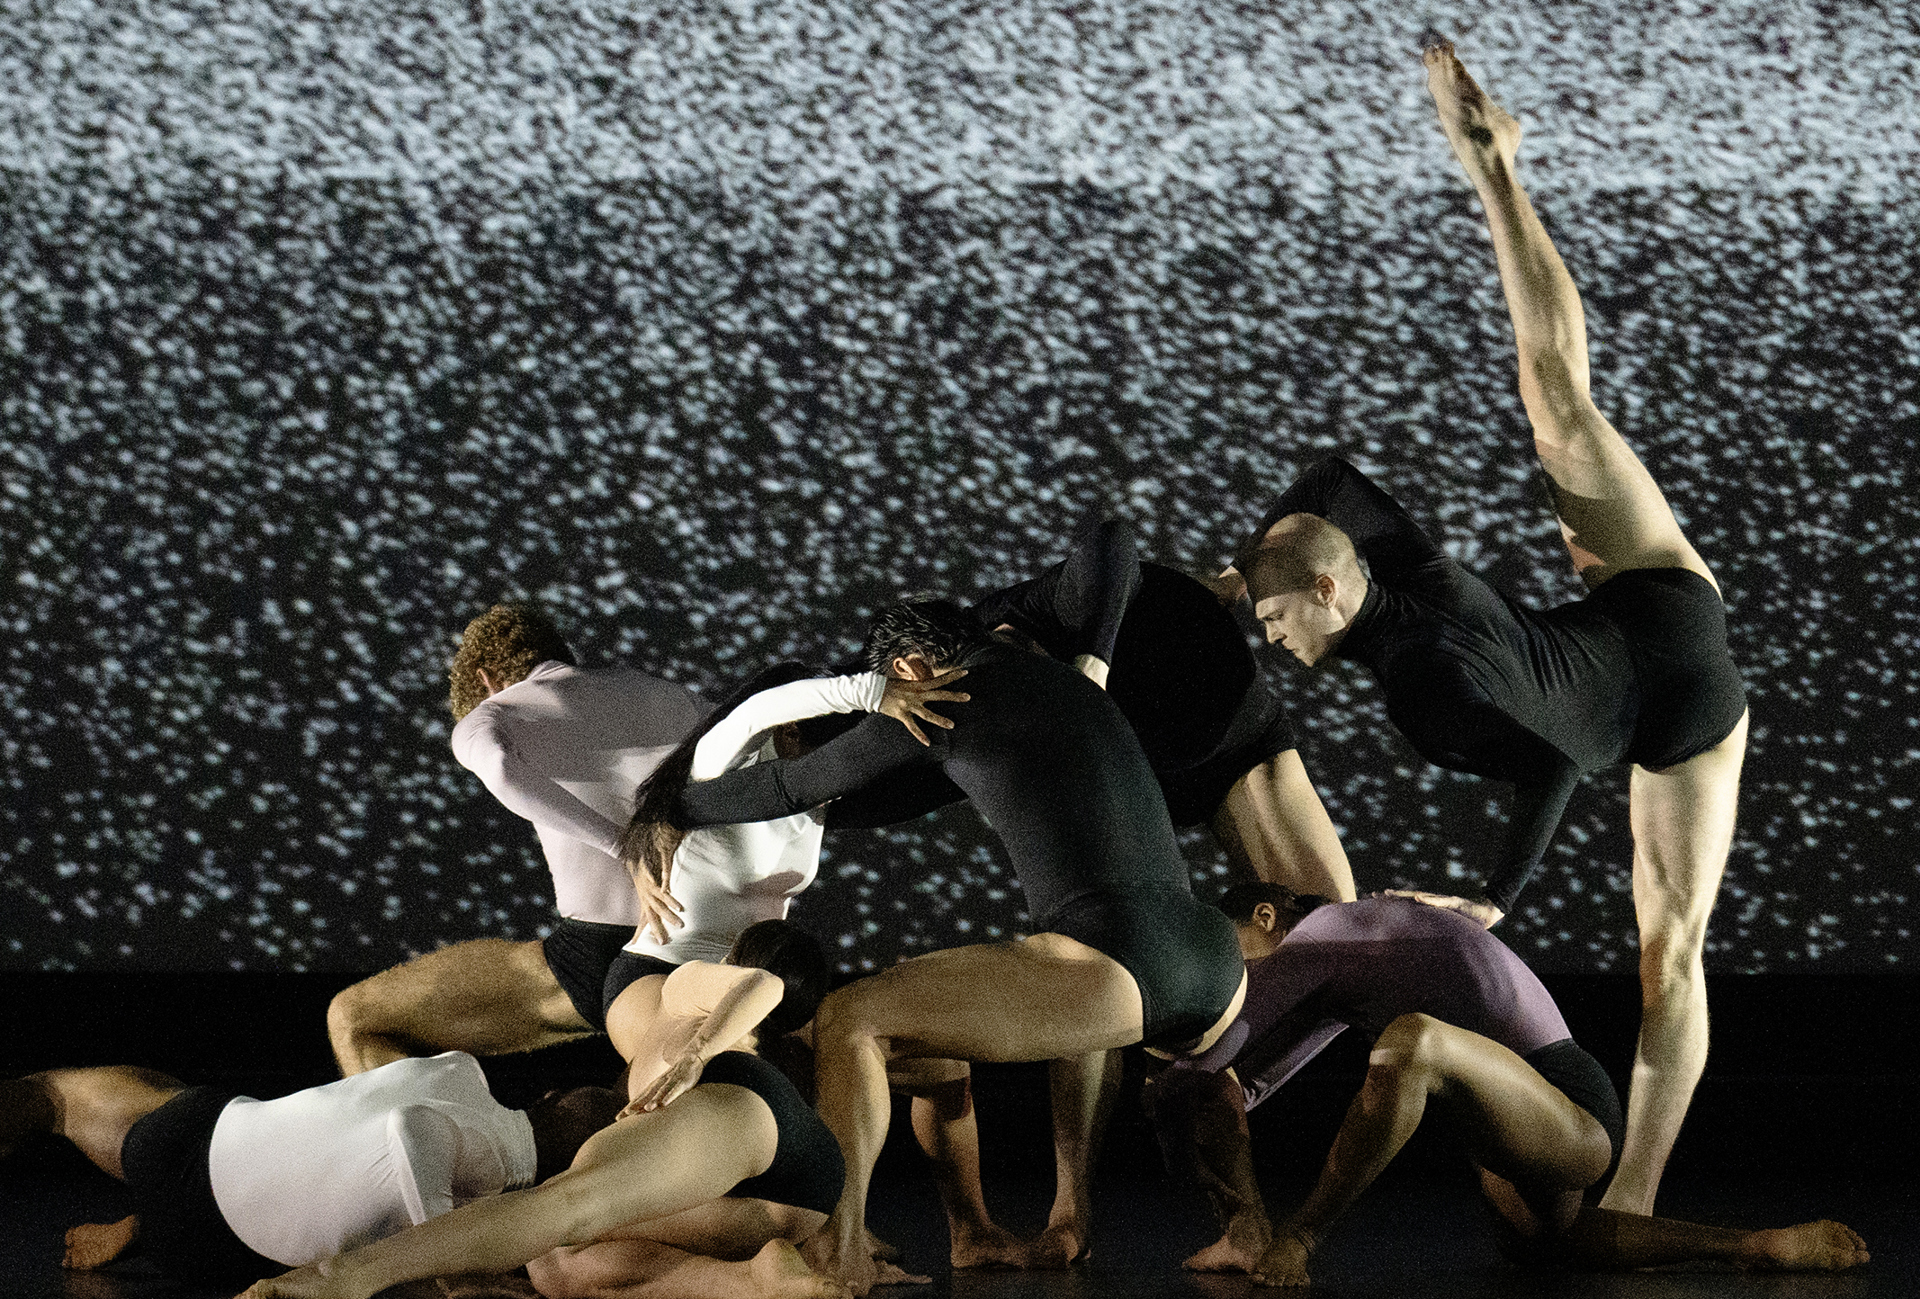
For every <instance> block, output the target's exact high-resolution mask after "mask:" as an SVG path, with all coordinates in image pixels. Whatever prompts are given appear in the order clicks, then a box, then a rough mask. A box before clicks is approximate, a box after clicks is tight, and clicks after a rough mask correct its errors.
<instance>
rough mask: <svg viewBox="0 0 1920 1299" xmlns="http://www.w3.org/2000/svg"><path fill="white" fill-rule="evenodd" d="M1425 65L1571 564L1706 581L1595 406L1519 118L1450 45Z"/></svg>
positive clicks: (1661, 501) (1570, 290) (1654, 489)
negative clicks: (1530, 177)
mask: <svg viewBox="0 0 1920 1299" xmlns="http://www.w3.org/2000/svg"><path fill="white" fill-rule="evenodd" d="M1426 65H1427V89H1428V90H1429V91H1431V92H1432V94H1433V99H1434V104H1435V106H1436V107H1437V108H1438V109H1439V113H1440V125H1441V127H1442V129H1443V130H1445V131H1446V134H1447V142H1448V143H1449V144H1451V145H1452V146H1453V152H1454V156H1455V157H1456V158H1458V159H1459V160H1460V164H1461V166H1462V167H1464V168H1465V169H1466V172H1467V178H1468V179H1469V180H1471V181H1472V182H1473V187H1474V189H1475V190H1476V191H1477V192H1478V193H1479V195H1480V201H1481V204H1482V206H1483V207H1484V208H1485V210H1486V216H1487V227H1488V229H1489V231H1490V232H1491V233H1492V236H1493V246H1494V251H1495V254H1496V255H1497V257H1498V258H1499V263H1500V286H1501V288H1502V289H1503V290H1505V292H1506V297H1507V310H1508V313H1509V314H1510V315H1511V317H1512V319H1513V330H1514V338H1515V342H1516V343H1517V345H1518V347H1519V352H1520V397H1521V400H1522V401H1523V402H1525V404H1526V408H1527V418H1528V420H1529V421H1530V422H1531V423H1532V425H1533V442H1534V450H1535V451H1536V452H1537V453H1538V454H1539V456H1540V463H1541V465H1542V467H1544V468H1545V469H1546V471H1547V477H1548V478H1549V479H1551V480H1552V482H1553V485H1554V490H1555V496H1556V503H1557V508H1558V511H1559V514H1560V526H1561V530H1562V532H1563V533H1564V534H1565V536H1566V541H1567V548H1568V550H1569V551H1570V552H1571V553H1572V555H1573V562H1574V567H1575V568H1577V569H1578V570H1579V571H1580V574H1581V576H1582V577H1584V578H1585V579H1586V581H1587V584H1588V585H1589V586H1598V585H1599V584H1600V583H1601V582H1604V581H1605V580H1606V579H1607V578H1609V577H1611V576H1613V575H1614V574H1615V573H1619V572H1623V571H1625V570H1627V569H1631V568H1670V567H1678V568H1687V569H1691V570H1692V571H1693V572H1696V573H1698V574H1700V576H1702V577H1704V578H1706V579H1707V580H1708V581H1710V582H1711V581H1712V580H1713V574H1712V573H1711V572H1710V571H1709V570H1708V569H1707V566H1706V563H1705V562H1704V561H1703V560H1702V559H1701V558H1700V556H1699V554H1698V553H1697V552H1695V550H1694V548H1693V546H1692V545H1691V544H1689V543H1688V541H1687V539H1686V537H1685V536H1684V535H1683V534H1682V533H1681V531H1680V525H1679V524H1678V523H1677V522H1676V521H1675V520H1674V517H1673V511H1672V509H1670V508H1669V507H1668V505H1667V502H1666V498H1665V497H1664V496H1662V495H1661V494H1660V489H1659V487H1658V486H1656V485H1655V483H1654V481H1653V477H1652V475H1650V474H1649V473H1648V472H1647V470H1646V467H1645V466H1644V465H1642V464H1641V463H1640V461H1639V459H1638V458H1637V457H1636V456H1635V455H1634V454H1633V451H1632V450H1631V449H1630V448H1629V447H1628V446H1627V444H1626V441H1625V440H1624V439H1623V438H1621V436H1620V434H1619V433H1618V432H1616V431H1615V430H1614V428H1613V426H1612V425H1611V424H1609V423H1607V421H1606V419H1605V417H1603V416H1602V415H1601V414H1600V412H1599V410H1598V409H1597V408H1596V407H1595V406H1594V404H1593V399H1592V397H1591V395H1590V393H1589V383H1590V372H1589V367H1588V362H1587V326H1586V316H1585V313H1584V312H1583V310H1582V309H1581V306H1580V294H1579V292H1578V291H1577V290H1575V288H1574V286H1573V279H1572V277H1571V276H1569V275H1568V274H1567V268H1566V265H1565V263H1563V262H1562V261H1561V260H1560V254H1559V253H1558V252H1557V251H1556V250H1555V249H1554V246H1553V243H1552V241H1551V240H1549V239H1548V238H1547V232H1546V230H1545V228H1544V227H1542V226H1541V224H1540V218H1539V217H1538V216H1536V215H1535V214H1534V210H1533V205H1532V203H1530V202H1529V201H1528V199H1527V195H1526V192H1525V191H1524V190H1522V189H1521V188H1520V183H1519V181H1518V180H1517V179H1516V178H1515V175H1514V157H1515V154H1516V153H1517V152H1518V150H1519V147H1520V124H1519V123H1518V122H1517V121H1515V120H1514V119H1513V118H1512V116H1510V115H1509V114H1508V113H1507V112H1506V110H1505V109H1503V108H1501V107H1500V106H1499V105H1498V104H1496V103H1494V102H1493V101H1492V100H1490V99H1488V98H1487V96H1486V94H1485V93H1484V92H1483V91H1482V90H1481V89H1480V87H1479V86H1478V85H1476V84H1474V81H1473V78H1472V77H1470V76H1468V75H1467V71H1466V69H1465V68H1463V67H1462V66H1461V65H1460V60H1459V59H1457V58H1455V57H1454V53H1453V47H1452V46H1451V45H1442V46H1438V47H1436V48H1433V49H1430V50H1428V51H1427V53H1426Z"/></svg>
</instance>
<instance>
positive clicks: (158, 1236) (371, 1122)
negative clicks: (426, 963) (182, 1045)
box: [0, 1051, 624, 1284]
mask: <svg viewBox="0 0 1920 1299" xmlns="http://www.w3.org/2000/svg"><path fill="white" fill-rule="evenodd" d="M623 1099H624V1098H622V1097H619V1096H618V1095H617V1094H616V1093H613V1092H610V1091H606V1090H604V1089H601V1088H581V1089H579V1090H578V1091H575V1092H567V1093H558V1092H556V1093H551V1094H549V1095H548V1096H547V1097H546V1098H545V1099H543V1100H542V1101H541V1102H540V1103H539V1104H537V1105H535V1106H533V1107H532V1108H531V1109H529V1110H527V1111H521V1110H512V1109H508V1108H507V1107H506V1106H504V1105H501V1104H499V1103H498V1102H497V1101H495V1100H494V1099H493V1097H492V1095H491V1094H490V1093H489V1092H488V1090H487V1080H486V1077H485V1075H483V1074H482V1073H481V1071H480V1064H479V1062H478V1061H477V1060H475V1059H474V1058H473V1057H472V1056H470V1055H466V1054H463V1053H461V1052H458V1051H449V1052H447V1053H446V1054H444V1055H439V1056H434V1057H433V1058H431V1059H406V1060H397V1061H394V1062H393V1063H391V1064H387V1065H383V1066H381V1067H380V1068H377V1069H373V1070H370V1071H368V1072H366V1073H363V1074H359V1075H356V1076H355V1077H352V1078H347V1079H343V1080H341V1081H339V1082H335V1083H329V1084H327V1085H326V1086H324V1087H310V1088H308V1089H306V1090H305V1091H299V1092H294V1093H293V1094H292V1095H289V1096H282V1097H280V1098H279V1099H277V1100H269V1101H259V1100H254V1099H253V1098H252V1097H249V1096H238V1095H236V1094H235V1093H234V1092H232V1091H231V1090H223V1089H221V1088H217V1087H189V1086H187V1085H186V1084H185V1083H182V1082H180V1081H178V1080H176V1079H173V1078H169V1077H167V1076H166V1075H165V1074H160V1073H155V1072H154V1071H153V1070H150V1069H135V1068H128V1067H124V1066H111V1067H106V1068H91V1069H54V1070H49V1071H48V1072H45V1073H38V1074H33V1075H31V1076H29V1077H26V1078H21V1079H16V1080H12V1081H6V1082H0V1153H3V1152H4V1151H5V1150H6V1149H8V1148H10V1147H11V1146H12V1145H13V1144H14V1143H15V1142H16V1141H18V1140H19V1139H20V1138H21V1137H23V1136H26V1135H28V1134H31V1133H34V1132H49V1133H52V1134H54V1135H55V1136H60V1137H65V1138H67V1139H68V1140H70V1141H72V1142H73V1144H74V1145H76V1146H78V1147H79V1148H80V1151H81V1153H82V1154H84V1155H86V1156H87V1158H88V1159H90V1160H92V1161H93V1162H94V1164H95V1165H97V1166H98V1167H99V1168H100V1169H102V1170H103V1171H105V1172H107V1173H109V1174H111V1175H112V1176H114V1177H117V1178H119V1179H120V1180H122V1181H124V1182H125V1183H126V1184H127V1188H128V1190H129V1191H131V1192H132V1196H133V1202H134V1205H135V1207H136V1209H137V1212H136V1213H134V1214H133V1215H132V1216H130V1217H127V1218H124V1219H122V1220H121V1221H119V1222H116V1223H106V1224H102V1223H89V1224H84V1225H82V1226H78V1227H75V1228H73V1229H72V1230H71V1231H69V1232H68V1233H67V1253H66V1259H65V1263H66V1266H68V1267H70V1268H77V1269H91V1268H97V1267H103V1266H105V1265H106V1264H107V1263H110V1262H112V1261H113V1260H114V1259H116V1258H118V1257H119V1256H120V1255H122V1254H123V1253H125V1252H127V1251H128V1250H129V1249H130V1248H132V1247H134V1246H135V1245H136V1243H137V1244H138V1246H139V1247H140V1249H141V1250H142V1251H143V1252H144V1253H145V1254H146V1255H147V1256H148V1257H150V1258H151V1259H153V1260H154V1262H155V1263H157V1264H158V1265H159V1266H160V1267H161V1269H162V1270H164V1271H165V1272H167V1273H168V1274H169V1275H171V1276H174V1277H177V1278H180V1279H184V1280H193V1281H204V1282H209V1283H219V1282H231V1283H236V1284H237V1283H242V1282H245V1281H249V1280H252V1279H253V1278H254V1277H257V1276H259V1275H260V1274H261V1273H262V1272H271V1271H275V1270H277V1268H279V1267H291V1266H298V1265H300V1264H304V1263H311V1262H313V1261H315V1260H317V1259H322V1258H326V1257H328V1256H330V1255H332V1254H334V1253H336V1252H338V1251H340V1250H342V1249H348V1248H351V1247H353V1246H355V1245H361V1244H364V1243H366V1242H367V1241H370V1240H375V1239H377V1238H379V1237H382V1236H388V1235H391V1234H393V1233H394V1232H397V1231H401V1230H403V1229H404V1228H406V1227H407V1226H408V1225H409V1224H412V1223H419V1222H425V1221H427V1220H428V1219H429V1218H432V1217H434V1216H436V1215H438V1214H442V1213H446V1212H447V1211H448V1210H450V1209H452V1208H453V1206H454V1205H455V1204H456V1203H460V1202H463V1201H465V1200H469V1199H473V1198H475V1197H478V1196H483V1195H493V1194H495V1193H497V1192H499V1191H502V1190H505V1189H506V1188H507V1187H509V1186H513V1185H525V1184H527V1183H529V1182H532V1181H533V1180H534V1179H535V1178H536V1177H537V1176H544V1175H546V1174H548V1173H551V1172H554V1171H556V1170H557V1169H560V1168H564V1167H565V1166H566V1164H567V1162H568V1161H569V1160H570V1159H572V1158H573V1155H574V1152H575V1151H576V1150H578V1149H579V1148H580V1144H581V1142H583V1141H585V1140H586V1138H587V1137H588V1136H589V1135H590V1134H591V1133H592V1132H594V1131H595V1130H597V1129H599V1128H601V1127H604V1126H605V1125H606V1124H607V1123H609V1122H611V1121H612V1119H613V1115H614V1112H615V1111H617V1110H618V1109H619V1108H620V1104H621V1101H622V1100H623Z"/></svg>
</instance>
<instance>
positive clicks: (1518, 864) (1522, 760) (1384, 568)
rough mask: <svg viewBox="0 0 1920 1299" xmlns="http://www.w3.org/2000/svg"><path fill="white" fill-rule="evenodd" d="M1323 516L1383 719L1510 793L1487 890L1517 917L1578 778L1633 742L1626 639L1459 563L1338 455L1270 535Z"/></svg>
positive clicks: (1572, 608)
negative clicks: (1343, 557)
mask: <svg viewBox="0 0 1920 1299" xmlns="http://www.w3.org/2000/svg"><path fill="white" fill-rule="evenodd" d="M1290 514H1317V515H1319V516H1320V517H1321V518H1324V519H1327V520H1328V521H1330V522H1331V523H1333V524H1334V525H1335V526H1337V527H1338V528H1340V530H1341V531H1343V532H1345V533H1346V534H1347V535H1348V536H1349V537H1350V538H1352V539H1353V544H1354V547H1355V548H1356V549H1357V550H1358V551H1359V552H1360V554H1361V556H1362V557H1363V558H1365V560H1366V561H1367V567H1368V570H1369V572H1370V574H1371V580H1370V581H1369V582H1368V585H1367V595H1366V599H1365V601H1364V602H1363V603H1362V604H1361V606H1360V611H1359V613H1358V614H1356V615H1355V617H1354V620H1353V623H1352V625H1351V626H1350V627H1348V629H1347V631H1346V634H1345V636H1344V637H1343V638H1342V639H1341V641H1340V643H1339V645H1338V647H1337V648H1336V650H1335V653H1336V654H1338V655H1339V656H1340V657H1342V658H1348V659H1352V660H1354V661H1355V662H1358V663H1363V664H1365V665H1366V666H1367V667H1369V668H1371V669H1372V670H1373V673H1374V675H1375V676H1376V677H1377V678H1378V679H1379V682H1380V685H1381V688H1382V690H1383V691H1384V692H1385V694H1386V702H1387V716H1388V718H1389V719H1391V720H1392V722H1393V724H1394V725H1395V726H1396V727H1398V728H1399V729H1400V731H1401V733H1402V734H1404V735H1405V736H1406V737H1407V739H1408V740H1410V741H1411V742H1412V744H1413V747H1414V748H1416V749H1418V750H1419V751H1420V755H1421V756H1422V757H1424V758H1425V759H1426V760H1427V761H1429V762H1431V763H1433V764H1434V765H1435V766H1440V767H1446V768H1448V769H1450V770H1453V771H1466V772H1471V773H1473V774H1474V775H1477V776H1486V777H1488V778H1490V779H1493V780H1501V781H1506V782H1508V783H1510V784H1512V785H1513V787H1514V798H1513V807H1512V818H1511V820H1512V828H1511V831H1510V835H1509V839H1508V842H1507V846H1506V848H1505V850H1504V851H1503V852H1502V853H1501V855H1500V857H1499V859H1498V862H1497V864H1496V866H1495V867H1494V869H1493V871H1492V873H1491V875H1490V877H1489V879H1488V880H1487V884H1486V896H1487V898H1488V900H1489V901H1491V902H1492V903H1493V904H1494V905H1495V906H1497V907H1499V908H1500V909H1501V910H1502V911H1511V910H1512V909H1513V904H1514V901H1515V900H1516V899H1517V898H1518V896H1519V894H1520V890H1521V888H1522V887H1523V886H1524V885H1525V884H1526V882H1527V878H1528V876H1530V875H1531V874H1532V873H1533V870H1534V868H1535V867H1536V866H1538V865H1539V863H1540V859H1541V857H1542V856H1544V855H1545V853H1546V850H1547V845H1548V843H1549V842H1550V841H1551V839H1552V838H1553V832H1554V829H1555V827H1557V826H1558V825H1559V823H1560V818H1561V816H1562V814H1563V813H1564V812H1565V811H1566V806H1567V800H1568V799H1569V798H1570V797H1571V796H1572V794H1573V789H1574V786H1575V785H1577V784H1578V783H1579V781H1580V777H1581V776H1582V775H1583V774H1584V773H1586V772H1589V771H1595V770H1598V769H1599V768H1602V767H1607V766H1612V765H1613V764H1615V763H1617V762H1620V761H1621V760H1622V759H1623V757H1624V756H1625V754H1626V751H1627V746H1628V744H1629V742H1630V741H1631V740H1632V738H1633V730H1634V722H1635V718H1636V715H1637V713H1638V711H1639V703H1640V693H1639V686H1638V683H1637V681H1636V679H1635V675H1634V669H1633V663H1632V659H1631V656H1630V654H1629V651H1628V648H1627V642H1626V638H1625V636H1624V635H1622V633H1621V632H1620V630H1619V628H1618V627H1617V626H1616V625H1615V624H1614V623H1613V622H1612V621H1610V620H1609V619H1608V618H1607V617H1605V616H1604V615H1603V614H1601V613H1600V612H1599V610H1598V609H1596V608H1594V607H1591V606H1588V605H1587V604H1586V603H1585V602H1583V601H1573V602H1571V603H1569V604H1563V605H1559V606H1556V607H1554V608H1552V609H1547V610H1544V611H1542V610H1536V609H1529V608H1527V607H1525V606H1524V605H1520V604H1516V603H1514V602H1513V601H1512V600H1510V599H1508V598H1507V597H1506V596H1504V595H1502V594H1501V593H1500V592H1498V591H1496V590H1494V589H1493V588H1492V587H1490V586H1488V585H1487V583H1486V582H1484V581H1482V580H1481V579H1480V578H1479V577H1477V576H1475V575H1474V574H1473V573H1471V572H1469V571H1468V570H1467V569H1466V568H1465V567H1464V566H1462V565H1461V564H1459V563H1458V562H1456V561H1455V560H1453V559H1450V558H1449V557H1448V556H1447V555H1446V553H1445V552H1444V551H1442V550H1441V549H1440V547H1439V546H1437V545H1435V544H1434V543H1433V541H1432V540H1431V539H1429V538H1428V536H1427V534H1426V533H1425V532H1423V531H1421V530H1420V527H1419V525H1417V524H1416V523H1414V521H1413V520H1412V519H1411V518H1409V517H1408V515H1407V513H1406V511H1404V510H1402V509H1401V508H1400V506H1399V504H1398V503H1397V502H1395V501H1394V499H1393V498H1392V497H1390V496H1388V495H1387V494H1386V493H1385V492H1384V491H1382V490H1380V488H1379V487H1377V486H1375V485H1374V484H1373V482H1372V481H1371V480H1370V479H1368V478H1367V476H1366V475H1365V474H1362V473H1361V472H1360V471H1359V470H1358V469H1355V468H1354V467H1353V466H1352V465H1350V464H1348V463H1347V462H1346V461H1345V460H1341V459H1339V458H1338V457H1330V458H1328V459H1326V460H1323V461H1321V462H1320V463H1319V464H1317V465H1315V466H1314V467H1313V468H1311V469H1309V470H1308V471H1307V472H1306V473H1305V474H1304V475H1302V476H1301V478H1300V479H1299V481H1297V482H1296V483H1294V484H1293V486H1291V487H1289V488H1288V489H1287V490H1286V492H1285V493H1284V494H1283V495H1282V496H1281V498H1280V504H1279V506H1278V508H1276V509H1275V510H1274V511H1273V512H1272V513H1271V514H1270V515H1269V516H1268V518H1267V526H1269V527H1270V526H1272V524H1273V523H1275V522H1277V521H1278V520H1280V519H1283V518H1285V517H1286V516H1288V515H1290Z"/></svg>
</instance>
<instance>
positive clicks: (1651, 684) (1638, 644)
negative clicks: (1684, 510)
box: [1585, 568, 1747, 770]
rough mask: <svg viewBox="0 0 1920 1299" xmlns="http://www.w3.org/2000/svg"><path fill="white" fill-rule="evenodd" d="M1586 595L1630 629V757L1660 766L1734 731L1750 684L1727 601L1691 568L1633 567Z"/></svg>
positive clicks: (1705, 747)
mask: <svg viewBox="0 0 1920 1299" xmlns="http://www.w3.org/2000/svg"><path fill="white" fill-rule="evenodd" d="M1585 603H1586V604H1587V605H1589V606H1592V607H1595V608H1598V609H1600V610H1601V611H1602V612H1604V613H1605V614H1606V616H1607V618H1608V619H1609V620H1610V621H1611V622H1612V623H1613V624H1614V625H1615V626H1616V627H1618V628H1619V629H1620V633H1621V635H1623V636H1624V637H1626V641H1627V652H1628V654H1629V655H1630V656H1631V657H1632V659H1633V670H1634V677H1635V679H1636V681H1637V682H1638V684H1639V687H1640V708H1639V713H1638V715H1637V717H1636V719H1635V722H1634V727H1633V738H1632V739H1631V740H1630V741H1629V742H1628V744H1627V752H1626V758H1627V761H1629V762H1637V763H1639V764H1640V765H1641V766H1643V767H1651V768H1653V769H1655V770H1658V769H1660V768H1662V767H1671V766H1674V765H1675V764H1677V763H1682V762H1685V761H1686V760H1687V759H1688V758H1692V757H1697V756H1698V755H1700V754H1702V753H1705V752H1706V751H1707V750H1708V749H1711V748H1712V747H1713V746H1714V745H1716V744H1718V743H1720V741H1722V740H1724V739H1726V738H1727V736H1729V735H1731V734H1732V733H1733V728H1734V726H1735V725H1736V724H1737V723H1738V722H1739V721H1740V715H1741V714H1742V713H1744V712H1745V711H1746V709H1747V694H1746V688H1745V687H1744V686H1743V685H1742V684H1741V682H1740V672H1739V669H1737V668H1735V667H1734V666H1733V659H1732V658H1731V657H1730V656H1729V655H1728V653H1727V607H1726V605H1725V604H1723V603H1721V600H1720V593H1719V592H1718V591H1715V590H1714V589H1713V583H1711V582H1709V581H1707V579H1706V578H1704V577H1702V576H1700V574H1698V573H1695V572H1693V571H1692V570H1691V569H1685V568H1632V569H1628V570H1627V571H1626V572H1624V573H1617V574H1615V575H1614V576H1613V577H1610V578H1608V579H1607V580H1606V581H1604V582H1602V583H1601V584H1600V585H1599V586H1597V587H1595V588H1594V589H1593V590H1592V592H1590V593H1589V594H1588V596H1587V598H1586V601H1585Z"/></svg>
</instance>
